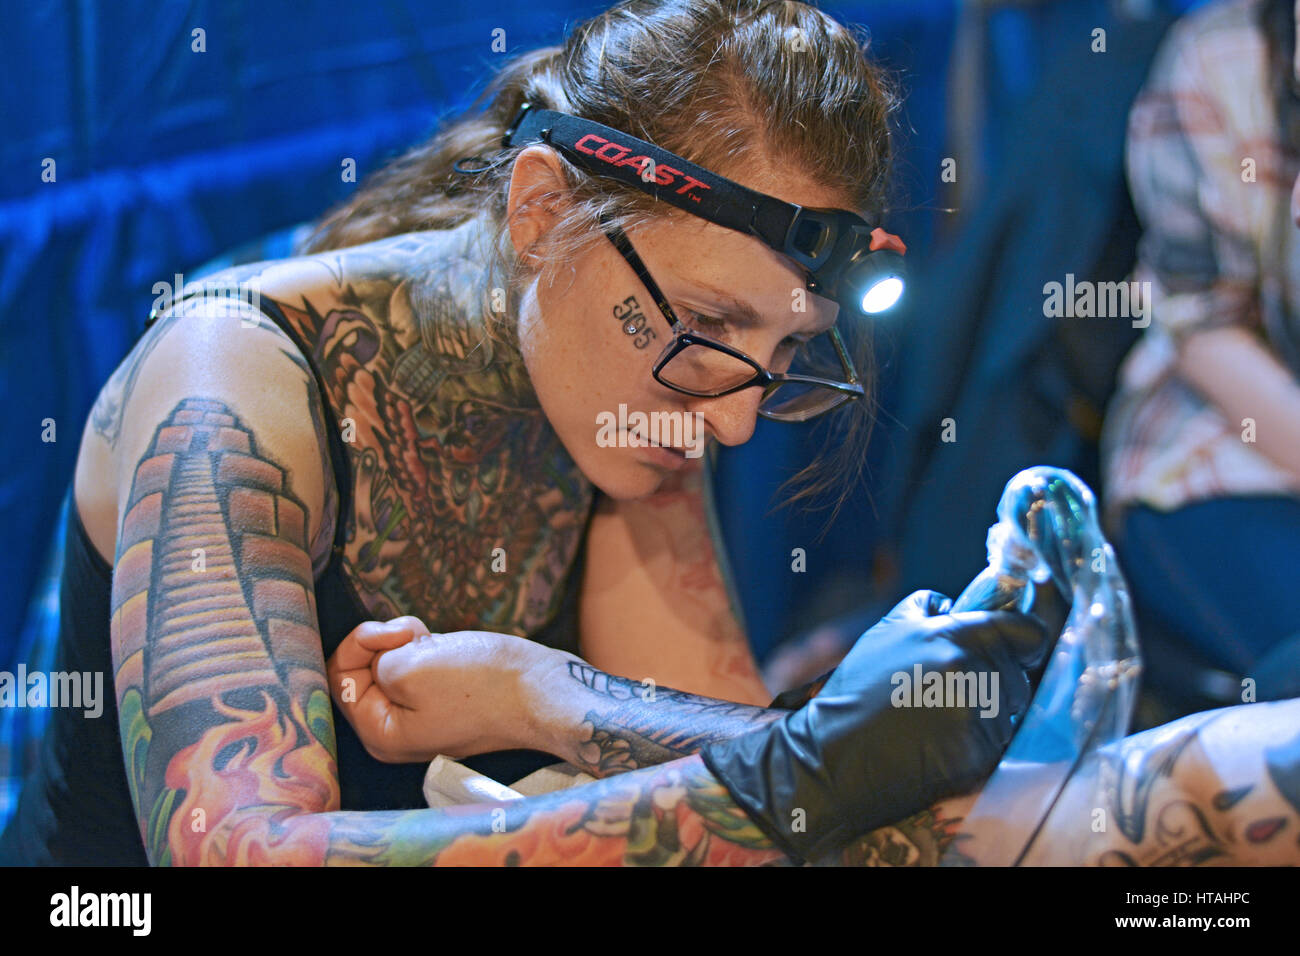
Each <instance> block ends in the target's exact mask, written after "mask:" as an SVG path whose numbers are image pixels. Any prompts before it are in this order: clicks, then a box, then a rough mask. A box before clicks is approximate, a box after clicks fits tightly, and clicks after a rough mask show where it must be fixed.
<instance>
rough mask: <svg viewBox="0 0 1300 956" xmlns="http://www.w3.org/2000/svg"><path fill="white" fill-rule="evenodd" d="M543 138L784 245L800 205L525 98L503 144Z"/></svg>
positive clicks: (590, 163) (602, 171) (669, 198)
mask: <svg viewBox="0 0 1300 956" xmlns="http://www.w3.org/2000/svg"><path fill="white" fill-rule="evenodd" d="M532 142H543V143H546V144H547V145H549V146H552V147H554V148H555V149H557V150H559V151H560V152H561V153H562V154H563V155H564V157H565V158H566V159H568V160H569V161H571V162H573V163H574V164H576V165H578V166H581V167H583V168H584V169H586V170H588V171H590V172H592V173H595V174H597V175H600V176H609V177H612V178H614V179H618V180H620V181H622V182H625V183H627V184H628V185H630V186H635V187H636V188H638V189H640V190H642V191H643V192H646V193H649V194H650V195H652V196H654V197H655V198H657V199H662V200H663V201H664V202H666V203H669V204H671V205H673V206H677V207H678V208H680V209H684V210H686V211H687V212H691V213H694V214H695V215H697V216H702V217H703V218H705V219H708V220H709V221H710V222H715V223H717V224H718V225H720V226H726V227H727V228H728V229H735V230H738V231H739V232H743V233H746V234H751V235H755V236H758V238H760V239H762V240H763V241H764V242H765V243H767V244H768V245H769V246H772V247H773V248H777V249H780V248H781V247H782V245H783V244H784V241H785V236H786V232H787V230H788V229H789V228H790V223H791V222H792V221H793V220H794V217H795V214H796V213H797V212H798V209H799V207H797V206H795V205H793V204H791V203H787V202H783V201H782V200H780V199H776V198H775V197H773V196H767V195H764V194H763V193H760V192H755V191H754V190H752V189H748V188H746V187H744V186H742V185H740V183H737V182H734V181H733V180H730V179H727V178H726V177H725V176H719V175H718V174H717V173H714V172H711V171H709V170H707V169H705V168H703V167H702V166H697V165H696V164H695V163H692V162H689V161H688V160H685V159H683V158H682V157H680V156H677V155H675V154H673V153H670V152H668V151H667V150H664V149H660V148H659V147H658V146H656V145H654V144H653V143H649V142H647V141H645V140H643V139H637V138H636V137H635V136H632V135H629V134H628V133H624V132H622V131H620V130H616V129H613V128H611V127H608V126H605V125H604V124H602V123H597V122H595V121H593V120H586V119H579V118H578V117H575V116H569V115H568V114H565V113H558V112H556V111H554V110H544V109H538V108H537V107H535V106H533V105H532V104H531V103H525V104H524V106H523V108H522V109H520V111H519V113H518V114H517V115H516V116H515V119H514V121H513V122H512V123H511V124H510V128H509V129H508V130H506V133H505V135H504V136H502V137H501V145H502V146H503V147H510V146H514V145H524V144H527V143H532Z"/></svg>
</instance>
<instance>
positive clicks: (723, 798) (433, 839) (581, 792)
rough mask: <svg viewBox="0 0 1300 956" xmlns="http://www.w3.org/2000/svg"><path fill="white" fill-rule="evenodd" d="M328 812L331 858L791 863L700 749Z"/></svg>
mask: <svg viewBox="0 0 1300 956" xmlns="http://www.w3.org/2000/svg"><path fill="white" fill-rule="evenodd" d="M327 816H328V817H329V818H330V824H331V828H332V829H331V842H330V850H329V855H328V860H327V862H328V863H329V864H331V865H348V864H368V865H380V866H383V865H389V866H391V865H416V866H426V865H437V866H521V865H522V866H557V865H559V866H773V865H775V866H783V865H789V860H788V859H787V858H786V857H785V856H784V855H783V854H782V853H781V852H780V851H778V850H776V849H774V848H773V846H772V844H771V842H770V841H768V839H767V838H766V837H765V836H764V835H763V834H762V832H761V831H759V830H758V829H757V828H756V827H755V826H754V825H753V824H752V823H751V822H750V821H749V819H748V818H747V817H746V816H745V815H744V814H743V813H742V812H741V811H740V810H739V809H737V807H736V805H735V804H734V803H733V802H732V801H731V798H730V796H729V795H728V794H727V791H726V790H725V789H724V788H723V787H722V786H721V785H720V784H719V783H718V782H717V781H716V780H715V779H714V778H713V777H712V776H711V775H710V774H709V773H708V771H707V770H706V769H705V768H704V765H703V763H702V762H701V761H700V760H699V758H688V759H686V760H681V761H677V762H675V763H672V764H667V765H664V766H662V767H653V768H650V769H649V770H642V771H638V772H637V773H631V774H624V775H622V776H619V777H615V778H612V779H610V780H601V781H597V782H596V783H592V784H588V785H587V786H584V787H578V788H575V789H572V790H563V791H560V792H558V793H553V794H548V795H547V796H543V797H534V798H531V799H528V800H516V801H512V802H510V803H507V804H505V805H503V806H501V807H491V808H489V807H483V808H481V809H479V810H477V811H474V810H471V809H470V808H466V810H464V811H461V812H459V813H457V815H456V816H455V817H448V816H446V815H444V814H442V813H439V812H438V811H434V810H412V811H407V812H400V813H366V814H360V813H351V814H348V813H339V814H328V815H327Z"/></svg>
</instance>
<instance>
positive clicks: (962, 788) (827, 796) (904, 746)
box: [700, 591, 1050, 860]
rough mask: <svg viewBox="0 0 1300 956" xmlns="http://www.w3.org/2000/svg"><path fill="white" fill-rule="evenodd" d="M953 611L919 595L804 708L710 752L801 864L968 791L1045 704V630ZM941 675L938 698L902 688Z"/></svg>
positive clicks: (736, 793) (997, 616)
mask: <svg viewBox="0 0 1300 956" xmlns="http://www.w3.org/2000/svg"><path fill="white" fill-rule="evenodd" d="M950 605H951V601H949V599H947V598H945V597H944V596H943V595H941V594H938V593H936V592H934V591H916V592H914V593H913V594H911V595H910V596H909V597H907V598H905V599H904V600H903V601H901V602H900V603H899V604H898V605H897V606H896V607H895V608H894V610H893V611H891V612H890V613H889V614H888V615H886V616H885V617H884V618H883V619H882V620H881V621H880V622H879V623H878V624H876V626H875V627H873V628H872V629H871V630H869V631H868V632H867V633H866V634H864V635H863V636H862V637H860V638H859V639H858V642H857V643H856V644H855V645H854V646H853V649H852V650H851V651H849V653H848V656H847V657H845V658H844V661H843V662H842V663H841V664H840V666H839V667H838V668H836V669H835V672H834V673H833V674H832V675H831V676H830V678H829V679H828V680H827V682H826V686H825V687H824V688H822V690H821V692H820V693H819V694H818V695H817V696H816V697H814V698H813V699H812V700H811V701H809V702H808V703H807V704H806V705H805V706H804V707H802V708H801V709H799V710H797V711H794V712H793V713H791V714H789V715H788V716H786V717H784V718H782V719H781V720H780V721H777V722H776V723H773V724H771V725H769V726H768V727H765V728H763V729H762V730H756V731H754V732H753V733H749V734H745V735H744V736H741V737H736V738H734V739H731V740H727V741H723V742H720V743H709V744H707V745H705V746H704V747H703V748H701V750H700V756H701V757H703V759H704V763H705V765H706V766H707V767H708V768H709V770H710V771H712V773H713V775H714V776H715V777H717V778H718V780H719V782H721V783H722V785H723V786H725V787H726V788H727V790H728V791H729V792H730V794H731V796H732V799H733V800H735V802H736V804H737V805H738V806H739V807H741V809H743V810H744V811H745V813H746V814H747V815H748V816H749V818H750V819H751V820H753V821H754V823H755V825H756V826H758V827H759V828H760V829H761V830H763V832H764V833H765V834H767V836H768V837H769V838H770V839H771V840H772V841H773V842H774V843H775V844H776V845H777V846H778V847H780V848H781V849H782V850H783V851H784V852H785V853H787V854H788V855H790V856H791V857H794V858H796V859H805V860H818V859H822V858H823V857H824V856H825V855H826V854H828V853H829V852H832V851H834V850H838V849H840V848H841V847H842V846H844V845H845V844H847V843H848V842H850V841H851V840H852V839H853V838H854V837H856V836H858V835H860V834H862V833H864V832H866V831H869V830H873V829H875V828H877V827H879V826H882V825H884V824H886V823H890V822H893V821H897V820H901V819H903V818H904V817H906V816H908V815H909V814H912V813H915V812H916V811H918V810H921V809H924V808H925V807H928V806H930V805H931V804H932V803H935V802H937V801H938V800H940V799H942V798H944V797H950V796H956V795H958V794H961V793H965V792H966V791H968V790H970V789H972V788H973V787H974V786H975V785H976V784H978V783H979V782H980V780H981V779H983V778H984V777H985V776H987V775H988V774H989V773H991V772H992V771H993V768H994V767H995V766H996V765H997V762H998V758H999V757H1000V756H1001V755H1002V751H1003V749H1004V748H1005V747H1006V745H1007V742H1008V741H1009V740H1010V739H1011V735H1012V733H1013V731H1014V728H1015V725H1016V723H1017V722H1018V720H1019V718H1020V716H1021V715H1022V714H1023V713H1024V712H1025V710H1026V709H1027V708H1028V706H1029V701H1030V698H1031V697H1032V696H1033V688H1034V684H1035V682H1036V681H1037V680H1038V677H1039V675H1040V674H1041V671H1042V666H1043V661H1044V659H1045V657H1046V654H1047V649H1048V645H1049V643H1050V642H1049V640H1048V633H1047V628H1046V627H1045V626H1044V625H1043V623H1042V622H1041V621H1039V620H1038V619H1037V618H1035V617H1031V616H1030V615H1027V614H1019V613H1014V612H1010V611H963V612H961V613H959V614H946V613H943V610H944V609H945V607H947V606H950ZM918 671H922V672H924V673H925V676H924V677H922V675H921V674H919V673H917V672H918ZM936 678H937V684H938V687H939V688H940V693H939V695H938V698H939V699H937V700H932V699H929V698H927V699H926V700H924V701H918V700H917V699H916V698H915V697H914V695H912V694H911V693H907V694H903V695H901V697H900V695H899V694H898V693H897V691H898V690H899V689H900V687H903V686H907V687H908V688H909V690H910V689H912V688H913V685H912V683H911V681H912V680H913V679H920V680H924V681H926V682H927V684H929V685H930V686H934V681H935V679H936ZM952 678H956V680H953V679H952ZM967 679H969V681H968V680H967ZM963 685H964V687H965V688H966V689H970V688H978V689H979V690H978V693H976V692H975V691H972V692H971V694H970V695H968V694H967V692H966V690H964V689H962V688H963ZM915 687H916V688H919V687H920V684H919V683H918V684H917V685H915ZM928 693H929V691H927V694H928ZM976 698H978V699H976Z"/></svg>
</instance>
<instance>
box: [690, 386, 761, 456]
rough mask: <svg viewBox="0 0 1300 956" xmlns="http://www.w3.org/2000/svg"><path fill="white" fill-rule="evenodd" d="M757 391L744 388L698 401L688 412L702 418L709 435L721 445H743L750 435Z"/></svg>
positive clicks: (755, 408)
mask: <svg viewBox="0 0 1300 956" xmlns="http://www.w3.org/2000/svg"><path fill="white" fill-rule="evenodd" d="M762 398H763V390H762V389H761V388H746V389H742V390H741V391H739V392H733V393H732V394H730V395H723V396H721V397H720V398H701V399H699V400H698V401H696V402H694V403H693V405H692V407H691V411H693V412H699V413H700V414H702V415H703V416H704V421H705V424H706V425H707V427H708V429H709V433H710V434H712V435H713V436H714V437H716V438H717V439H718V441H720V442H721V443H722V444H724V445H743V444H745V442H747V441H749V440H750V438H752V437H753V436H754V426H755V425H756V424H757V423H758V403H759V402H760V401H761V400H762Z"/></svg>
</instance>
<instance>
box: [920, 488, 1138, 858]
mask: <svg viewBox="0 0 1300 956" xmlns="http://www.w3.org/2000/svg"><path fill="white" fill-rule="evenodd" d="M997 514H998V518H999V519H1000V520H999V521H998V523H997V524H995V525H993V526H992V527H991V528H990V529H989V533H988V539H987V546H988V567H986V568H985V569H984V570H983V571H982V572H980V574H979V575H978V576H976V578H975V579H974V580H973V581H971V583H970V584H969V585H968V586H967V587H966V589H965V590H964V591H962V593H961V594H960V596H958V598H957V600H956V601H954V602H953V605H952V607H951V608H950V610H949V613H957V612H960V611H974V610H989V611H996V610H1015V611H1021V612H1025V613H1028V612H1029V610H1030V608H1031V606H1032V605H1033V604H1034V597H1035V589H1036V588H1039V587H1044V586H1047V587H1050V586H1052V585H1053V584H1054V585H1055V586H1056V587H1057V588H1059V589H1060V593H1061V595H1062V596H1064V597H1067V598H1069V599H1070V601H1071V609H1070V614H1069V617H1067V618H1066V621H1065V625H1064V627H1063V628H1062V630H1061V635H1060V637H1059V638H1058V639H1057V641H1056V645H1055V647H1054V649H1053V651H1052V655H1051V657H1050V659H1049V660H1048V662H1047V667H1046V670H1045V671H1044V673H1043V678H1042V680H1041V682H1040V683H1039V686H1038V691H1037V693H1036V694H1035V695H1034V698H1033V700H1032V701H1031V703H1030V705H1029V709H1028V711H1027V712H1026V713H1025V715H1024V722H1023V724H1022V725H1021V727H1020V729H1019V730H1018V731H1017V732H1016V735H1015V737H1014V738H1012V741H1011V744H1010V746H1009V747H1008V748H1007V751H1006V753H1005V754H1004V755H1003V758H1002V762H1001V763H999V764H998V767H997V770H996V771H994V773H993V775H992V776H991V777H990V778H989V779H988V782H987V783H986V784H985V785H984V789H983V790H982V791H981V793H980V796H979V797H978V798H977V799H976V802H975V805H974V807H973V808H972V809H971V811H970V813H969V814H967V816H966V817H965V822H964V824H963V826H962V829H963V830H964V831H967V832H970V833H973V834H976V835H978V834H980V833H981V832H988V833H1008V832H1022V833H1023V834H1024V838H1023V842H1022V840H1021V838H1020V837H1019V836H1016V837H1013V838H1010V839H999V840H996V841H992V842H993V843H996V845H989V846H987V847H985V846H981V847H980V849H979V856H980V862H981V864H983V865H990V866H1007V865H1019V864H1020V863H1021V862H1023V861H1024V859H1025V857H1026V854H1028V852H1029V850H1030V848H1031V847H1032V846H1033V843H1034V840H1035V839H1036V838H1037V836H1038V834H1039V833H1040V832H1041V831H1042V829H1043V825H1044V823H1046V821H1047V818H1048V817H1049V816H1050V815H1051V812H1052V809H1053V808H1054V807H1055V805H1056V801H1057V799H1058V798H1059V797H1060V795H1061V793H1062V792H1063V791H1064V789H1065V787H1066V785H1067V784H1068V783H1069V781H1070V778H1071V777H1072V776H1073V775H1074V774H1075V773H1076V772H1077V771H1078V770H1079V768H1080V767H1083V766H1084V765H1085V764H1086V763H1088V762H1089V759H1090V758H1091V757H1092V756H1093V755H1094V754H1095V753H1096V752H1097V751H1098V750H1100V749H1101V748H1103V747H1105V746H1107V745H1108V744H1112V743H1114V742H1116V741H1118V740H1120V739H1121V738H1123V737H1124V736H1125V735H1126V734H1127V733H1128V728H1129V722H1130V720H1131V718H1132V714H1133V706H1134V704H1135V702H1136V697H1137V685H1138V675H1139V674H1140V673H1141V669H1142V663H1141V654H1140V651H1139V648H1138V641H1137V630H1136V628H1135V626H1134V623H1133V611H1132V606H1131V602H1130V599H1129V593H1128V586H1127V584H1126V583H1125V581H1124V577H1123V575H1122V574H1121V573H1120V568H1119V564H1118V562H1117V561H1116V559H1115V552H1114V550H1113V549H1112V548H1111V546H1110V544H1109V543H1108V542H1107V541H1106V539H1105V537H1104V536H1103V534H1102V531H1101V523H1100V518H1099V514H1098V509H1097V503H1096V498H1095V497H1094V496H1093V494H1092V492H1091V491H1090V490H1089V488H1088V486H1087V485H1085V484H1084V483H1083V482H1082V481H1080V480H1079V478H1078V477H1076V476H1075V475H1074V474H1072V473H1071V472H1069V471H1066V470H1064V469H1061V468H1050V467H1046V466H1038V467H1034V468H1027V469H1025V470H1024V471H1022V472H1020V473H1019V474H1017V475H1016V476H1015V477H1014V478H1012V479H1011V481H1009V482H1008V483H1007V486H1006V488H1005V490H1004V491H1003V492H1002V498H1001V500H1000V501H999V502H998V509H997ZM1089 806H1101V804H1100V803H1097V802H1094V803H1091V804H1089ZM1022 826H1023V827H1026V828H1027V829H1025V830H1023V831H1022V830H1020V829H1019V828H1020V827H1022ZM958 842H960V841H958ZM963 861H964V859H963V855H962V854H961V852H960V847H958V846H957V845H956V844H954V845H953V846H951V847H950V848H949V851H948V854H947V855H946V856H945V858H944V861H943V862H944V863H945V864H946V865H956V864H960V863H961V862H963Z"/></svg>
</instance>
